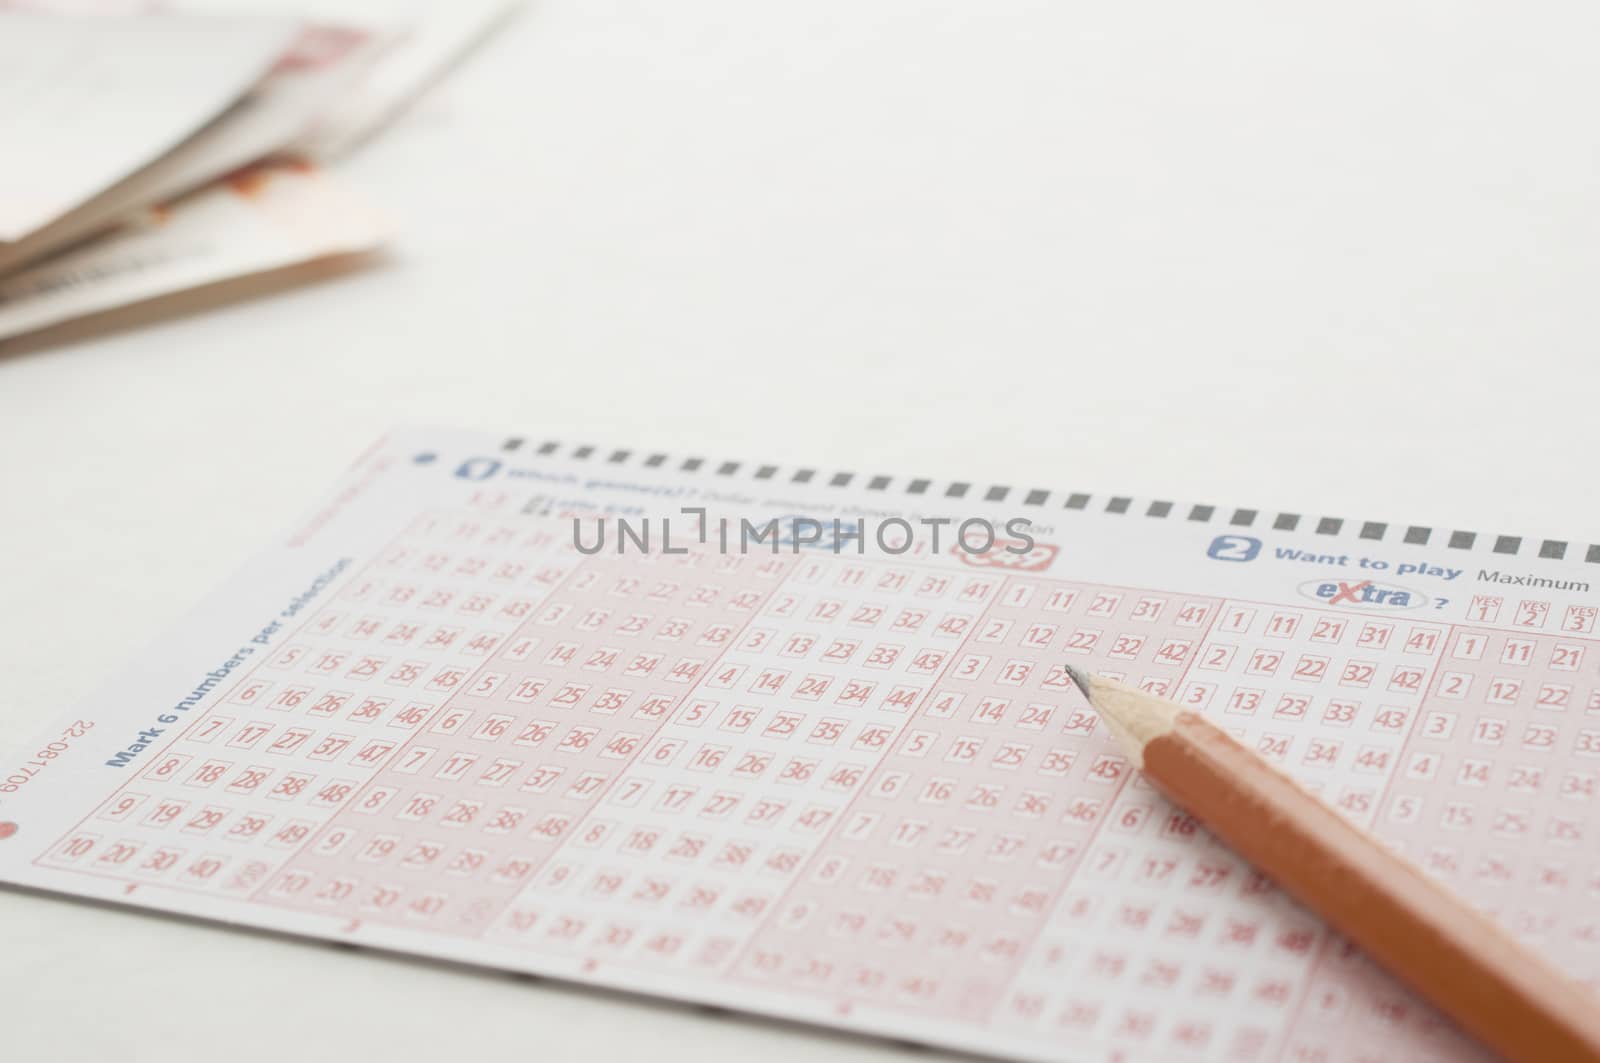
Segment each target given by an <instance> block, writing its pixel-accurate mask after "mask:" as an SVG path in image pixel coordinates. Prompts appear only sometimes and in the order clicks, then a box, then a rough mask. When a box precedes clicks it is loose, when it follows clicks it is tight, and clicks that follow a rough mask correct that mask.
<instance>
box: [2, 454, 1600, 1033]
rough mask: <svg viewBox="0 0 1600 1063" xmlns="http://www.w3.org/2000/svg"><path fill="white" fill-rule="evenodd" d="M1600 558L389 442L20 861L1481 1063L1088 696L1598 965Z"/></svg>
mask: <svg viewBox="0 0 1600 1063" xmlns="http://www.w3.org/2000/svg"><path fill="white" fill-rule="evenodd" d="M1597 577H1600V546H1592V545H1588V544H1580V543H1572V542H1565V541H1557V540H1544V539H1530V538H1518V537H1513V536H1507V535H1500V534H1495V533H1485V532H1469V531H1464V530H1458V529H1440V528H1431V527H1419V526H1408V525H1402V524H1392V523H1379V522H1375V521H1361V520H1348V519H1338V518H1333V517H1326V516H1320V515H1306V514H1294V513H1280V512H1275V511H1271V512H1269V511H1258V510H1253V509H1234V508H1224V507H1218V506H1211V505H1189V504H1178V503H1174V502H1169V501H1162V500H1154V501H1152V500H1136V499H1130V498H1124V497H1105V496H1099V495H1087V494H1081V493H1070V492H1063V491H1057V490H1049V489H1039V488H1035V487H1032V486H1031V485H1020V486H1018V485H990V484H969V483H960V482H950V481H946V480H930V479H913V478H907V477H895V476H881V475H873V474H871V473H868V472H862V471H859V470H857V471H834V470H819V469H812V468H803V467H800V468H797V467H790V466H783V467H778V466H772V465H763V464H757V463H749V462H737V461H721V460H709V459H701V458H693V457H685V456H683V455H665V454H660V453H656V452H652V451H647V450H613V449H608V448H600V447H594V446H587V445H574V444H571V443H567V442H565V441H562V442H547V441H544V440H543V439H540V438H536V437H534V438H526V439H524V438H510V439H507V438H504V437H487V436H482V435H475V434H470V433H461V434H453V433H450V432H442V431H433V430H429V431H422V430H416V431H400V432H396V433H394V434H392V435H391V436H389V437H388V438H386V439H385V440H383V441H381V442H380V443H379V444H378V445H376V446H375V447H374V448H373V449H371V450H370V451H369V452H368V453H367V454H365V455H364V456H362V457H361V458H360V459H359V460H358V461H357V462H356V464H355V465H354V466H353V467H351V468H350V469H349V470H348V471H347V472H346V473H345V474H344V476H343V478H342V479H341V480H339V482H338V483H337V484H336V485H335V486H334V488H333V489H332V491H331V492H330V493H329V494H328V496H327V497H326V498H325V499H324V500H322V501H321V503H320V504H318V505H317V506H315V508H313V509H311V510H310V511H309V512H308V513H307V514H306V515H305V516H304V517H302V518H301V519H300V520H299V521H298V523H296V524H294V525H292V526H290V527H289V528H288V529H287V530H286V531H285V532H284V533H283V534H282V535H281V536H280V537H279V538H278V539H277V540H276V541H274V542H273V543H272V544H271V545H270V546H269V547H268V548H267V549H266V550H265V551H264V552H263V553H262V554H261V555H260V556H258V557H256V558H255V559H254V560H252V561H251V562H249V563H248V564H247V565H246V566H245V567H244V568H243V569H242V570H241V571H240V572H239V573H238V574H237V575H236V576H235V577H234V578H233V579H232V580H231V581H230V582H229V583H228V584H227V585H226V586H224V587H223V588H221V589H220V590H218V591H217V592H216V593H215V594H214V595H213V596H212V597H211V598H210V599H208V600H207V601H206V602H204V603H203V604H202V605H201V606H199V607H198V608H197V610H196V611H195V612H194V613H193V614H192V615H191V616H190V617H189V618H188V619H187V620H186V621H185V622H184V623H182V624H181V625H180V627H179V628H178V629H177V630H175V631H173V632H171V633H170V634H169V635H168V637H166V638H165V639H164V640H163V641H162V642H160V643H158V644H157V645H156V646H155V647H154V648H152V649H150V650H148V651H145V652H144V653H143V654H141V655H140V656H139V657H138V658H137V659H136V660H135V661H134V662H133V663H132V665H131V666H130V668H129V669H128V671H127V672H126V673H125V674H124V675H122V676H121V677H120V678H118V679H116V680H115V682H113V683H111V684H110V685H109V686H108V687H107V688H106V691H105V693H104V694H103V695H101V696H99V697H96V698H94V699H92V700H91V701H89V702H88V703H87V704H85V705H83V706H80V707H79V708H77V709H76V710H73V711H71V712H68V713H67V714H66V715H64V716H63V717H62V718H61V719H60V721H59V723H58V724H56V725H55V726H54V727H52V728H51V729H50V730H48V731H47V732H46V733H44V734H42V735H39V736H38V738H37V739H36V740H35V741H33V742H32V743H30V744H28V745H26V746H25V747H22V748H21V749H19V751H18V752H17V753H15V754H14V755H13V756H12V757H11V758H10V759H9V761H8V762H5V763H0V879H3V880H5V881H8V882H11V883H17V884H21V885H24V886H28V887H34V888H39V889H45V890H51V891H57V892H61V893H69V894H75V895H79V896H84V897H91V898H97V899H100V900H107V901H115V902H120V903H124V904H128V905H135V906H142V907H147V908H156V909H162V910H165V911H171V912H179V913H184V914H188V915H191V916H196V917H201V918H207V919H215V920H223V921H227V922H230V923H242V924H247V925H251V926H258V927H267V928H272V929H275V930H279V931H287V932H290V933H293V934H299V935H304V936H308V937H312V938H319V939H325V940H331V941H338V942H345V943H351V944H354V945H358V946H365V947H372V948H379V949H386V950H395V951H399V952H405V953H415V954H420V955H426V956H434V957H444V958H448V959H451V960H457V961H465V962H468V963H474V964H481V965H484V966H488V967H493V968H499V969H504V970H508V971H518V972H528V973H536V974H540V975H549V976H556V977H561V978H566V979H572V980H574V981H578V982H584V983H592V984H596V985H603V986H608V987H613V988H619V989H624V990H631V991H637V992H642V993H647V994H654V995H658V996H662V997H667V998H671V999H676V1000H684V1001H692V1002H698V1003H705V1004H714V1005H718V1006H721V1007H728V1008H737V1009H744V1010H748V1011H751V1012H757V1013H761V1014H765V1015H770V1016H779V1017H784V1018H788V1019H794V1020H801V1021H805V1022H810V1023H819V1024H823V1025H827V1026H832V1027H838V1028H843V1029H848V1030H854V1031H860V1032H863V1033H870V1034H876V1035H882V1036H886V1037H891V1038H896V1039H901V1040H910V1041H915V1042H918V1043H923V1044H931V1045H937V1046H943V1047H949V1048H956V1049H963V1050H967V1051H973V1052H980V1053H986V1054H991V1055H996V1056H1002V1057H1009V1058H1017V1059H1051V1060H1074V1061H1083V1063H1095V1061H1109V1060H1130V1061H1131V1060H1160V1061H1168V1060H1177V1061H1183V1060H1229V1061H1244V1063H1249V1061H1263V1063H1265V1061H1278V1060H1287V1061H1292V1063H1340V1061H1363V1063H1383V1061H1393V1063H1415V1061H1423V1060H1465V1059H1476V1058H1479V1057H1478V1055H1477V1053H1476V1050H1475V1049H1473V1048H1472V1047H1471V1046H1470V1045H1469V1044H1467V1043H1466V1042H1465V1041H1464V1040H1463V1039H1462V1038H1461V1037H1460V1036H1459V1035H1458V1034H1457V1033H1455V1031H1454V1030H1453V1029H1452V1028H1451V1027H1450V1026H1449V1024H1448V1023H1446V1022H1444V1021H1443V1020H1441V1019H1440V1018H1439V1017H1438V1016H1437V1015H1436V1014H1435V1013H1434V1012H1432V1011H1431V1010H1430V1009H1429V1008H1428V1007H1427V1006H1426V1005H1424V1004H1422V1003H1420V1002H1419V1001H1418V999H1417V998H1416V997H1414V996H1412V995H1411V994H1410V993H1408V992H1407V991H1405V990H1404V989H1402V988H1401V987H1399V986H1398V985H1396V984H1395V983H1394V982H1393V981H1391V980H1390V979H1388V978H1387V977H1386V976H1385V975H1383V974H1382V973H1381V972H1379V971H1378V970H1376V969H1375V968H1374V967H1373V966H1372V965H1371V964H1370V963H1369V962H1368V961H1367V960H1366V959H1365V958H1364V957H1363V956H1362V955H1361V954H1360V953H1358V952H1356V951H1355V950H1353V949H1352V948H1350V947H1349V946H1347V945H1346V944H1345V943H1344V942H1343V941H1341V940H1340V939H1338V938H1337V937H1336V936H1334V935H1332V934H1330V933H1329V932H1328V931H1327V930H1326V929H1325V928H1324V927H1323V926H1322V924H1321V923H1320V922H1319V921H1318V920H1317V919H1316V918H1315V917H1313V916H1312V915H1310V914H1308V913H1307V912H1305V911H1304V910H1302V909H1300V908H1299V907H1298V906H1296V905H1295V904H1293V903H1292V902H1290V901H1289V900H1287V899H1286V898H1285V897H1284V896H1283V895H1282V894H1281V893H1280V892H1279V891H1278V890H1276V889H1275V888H1274V887H1273V885H1272V884H1271V883H1270V882H1269V881H1267V880H1266V879H1264V878H1263V877H1262V876H1261V875H1260V874H1258V873H1256V872H1254V871H1253V870H1252V869H1251V868H1249V867H1248V866H1245V865H1243V864H1241V863H1240V862H1239V861H1238V860H1237V859H1235V858H1234V857H1232V856H1231V855H1230V854H1229V853H1228V851H1226V850H1225V849H1224V848H1222V847H1220V846H1219V845H1218V844H1217V843H1216V842H1215V841H1214V840H1212V839H1211V838H1210V837H1209V836H1208V835H1207V834H1206V832H1205V831H1204V830H1203V829H1201V828H1199V827H1198V826H1197V825H1196V824H1195V822H1194V821H1193V820H1192V819H1190V818H1189V817H1187V816H1186V815H1184V814H1183V813H1182V812H1180V811H1178V810H1176V809H1174V808H1173V807H1172V806H1170V805H1168V804H1167V803H1165V802H1164V801H1163V800H1162V798H1160V797H1159V796H1158V795H1157V794H1156V793H1155V792H1153V791H1152V789H1151V788H1150V787H1149V785H1148V784H1147V783H1145V782H1144V781H1143V780H1142V779H1141V778H1139V777H1138V776H1137V774H1136V773H1135V772H1133V771H1132V770H1131V769H1130V765H1129V764H1128V762H1127V761H1126V760H1125V759H1124V758H1123V757H1122V756H1120V755H1119V754H1118V752H1117V750H1116V748H1115V747H1114V745H1113V743H1112V741H1111V739H1110V737H1109V736H1108V734H1107V733H1106V732H1105V730H1104V728H1103V727H1102V726H1101V725H1100V724H1099V723H1098V722H1097V720H1096V717H1095V715H1094V714H1093V712H1092V711H1091V710H1090V709H1089V707H1088V706H1087V705H1086V704H1085V702H1084V701H1083V699H1082V697H1081V696H1080V695H1079V693H1078V692H1077V690H1076V688H1075V687H1074V686H1073V684H1072V683H1071V681H1070V680H1069V678H1068V676H1067V673H1066V671H1065V667H1064V666H1066V665H1068V664H1071V665H1073V666H1076V667H1080V668H1087V669H1092V670H1095V671H1098V672H1101V673H1103V674H1107V675H1112V676H1118V677H1124V678H1126V679H1128V680H1130V681H1132V682H1135V683H1137V684H1140V685H1142V686H1144V687H1146V688H1148V689H1151V690H1155V691H1159V692H1162V693H1165V694H1167V695H1168V696H1170V697H1173V698H1175V699H1177V700H1178V701H1179V702H1181V703H1182V704H1183V705H1186V706H1189V707H1191V708H1193V709H1195V710H1197V711H1200V712H1203V713H1205V714H1206V715H1207V716H1208V717H1210V718H1211V719H1213V720H1216V721H1218V722H1219V723H1220V724H1221V725H1223V726H1224V727H1226V728H1227V729H1228V730H1230V731H1231V732H1233V733H1234V734H1235V735H1237V736H1238V737H1239V738H1240V739H1241V740H1242V741H1244V742H1246V743H1248V744H1249V745H1250V746H1252V747H1254V748H1255V749H1257V750H1259V751H1260V752H1261V753H1262V754H1263V755H1265V756H1266V757H1268V758H1270V759H1271V760H1272V761H1274V762H1275V763H1277V764H1278V765H1280V766H1281V767H1282V768H1283V769H1284V770H1286V771H1288V772H1290V773H1292V774H1293V775H1294V776H1295V777H1297V778H1299V779H1300V780H1302V781H1303V782H1304V783H1305V784H1306V785H1307V786H1309V787H1311V788H1312V789H1314V790H1315V791H1316V792H1317V793H1319V794H1321V795H1322V796H1323V797H1324V798H1325V799H1326V800H1327V801H1328V802H1329V803H1330V804H1332V805H1334V806H1336V807H1337V808H1339V809H1340V810H1342V812H1343V814H1345V815H1347V816H1348V817H1350V818H1351V819H1352V820H1354V821H1356V822H1358V823H1360V824H1361V825H1363V826H1365V827H1367V828H1370V829H1371V830H1372V831H1374V832H1375V833H1376V834H1377V835H1378V836H1379V837H1380V838H1382V839H1383V840H1384V841H1385V842H1386V843H1388V844H1390V845H1392V846H1394V847H1396V848H1397V849H1399V850H1401V851H1403V852H1404V853H1405V854H1406V855H1407V856H1409V857H1410V858H1411V859H1412V860H1414V861H1415V862H1416V863H1417V864H1418V865H1420V866H1421V867H1422V868H1424V869H1425V870H1426V872H1427V873H1428V874H1429V875H1432V876H1434V877H1436V878H1438V879H1440V880H1441V881H1443V882H1445V883H1447V884H1448V885H1449V886H1451V887H1453V888H1454V889H1456V890H1458V891H1460V892H1461V893H1462V894H1463V895H1465V896H1466V897H1468V898H1470V899H1471V900H1472V901H1473V902H1474V903H1476V904H1478V905H1480V906H1481V907H1483V908H1484V909H1486V910H1487V911H1489V912H1491V913H1493V915H1494V916H1495V917H1496V918H1497V919H1498V920H1499V921H1500V922H1502V923H1503V924H1504V925H1505V926H1507V927H1508V928H1509V929H1510V930H1511V931H1512V932H1513V933H1515V934H1516V935H1517V936H1518V937H1520V938H1522V939H1523V940H1525V941H1526V942H1527V943H1528V944H1529V945H1530V946H1531V947H1532V948H1534V949H1536V950H1537V951H1539V952H1540V953H1542V954H1544V955H1546V956H1548V957H1550V958H1551V959H1552V961H1553V962H1555V963H1556V964H1558V965H1559V966H1561V967H1562V968H1564V969H1565V970H1567V971H1569V972H1571V973H1572V974H1573V975H1574V976H1576V977H1578V978H1579V979H1582V980H1585V981H1588V982H1590V983H1591V984H1593V983H1594V982H1595V980H1596V979H1597V978H1600V856H1597V854H1600V848H1597V844H1600V811H1597V809H1600V802H1597V794H1600V643H1597V642H1596V637H1597V635H1596V630H1595V626H1596V625H1595V622H1596V616H1597V612H1600V610H1597V604H1600V595H1597V594H1596V593H1595V592H1594V591H1593V590H1592V588H1591V584H1592V582H1593V581H1594V580H1595V579H1596V578H1597ZM328 962H329V963H338V962H341V961H340V960H339V959H338V958H337V957H335V956H331V955H330V958H329V960H328Z"/></svg>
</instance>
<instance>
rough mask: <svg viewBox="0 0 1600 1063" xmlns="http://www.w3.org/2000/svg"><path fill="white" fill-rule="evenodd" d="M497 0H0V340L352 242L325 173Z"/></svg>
mask: <svg viewBox="0 0 1600 1063" xmlns="http://www.w3.org/2000/svg"><path fill="white" fill-rule="evenodd" d="M512 3H513V0H176V2H157V0H0V160H3V161H0V343H3V342H4V341H6V340H7V339H8V338H11V337H16V336H21V335H24V334H45V335H48V334H49V330H52V329H55V328H56V327H57V326H62V325H64V324H65V323H67V322H77V321H80V320H82V319H95V318H103V317H104V316H105V315H107V314H109V313H110V312H113V311H118V310H121V309H123V308H127V307H132V306H135V305H139V304H150V303H153V302H154V303H160V302H162V301H163V300H168V297H177V296H179V295H180V294H183V293H193V292H196V291H202V290H208V289H215V288H217V287H218V286H223V285H226V284H228V283H230V282H236V281H240V280H241V279H243V278H257V277H271V276H275V275H285V274H290V273H292V272H293V271H295V270H296V269H299V268H302V267H313V266H316V265H318V264H328V263H340V262H353V263H358V264H359V262H361V261H362V259H363V256H366V255H368V254H369V253H370V252H372V251H373V250H374V249H376V248H377V247H378V246H380V245H381V244H382V242H383V240H384V238H385V236H386V235H387V228H386V224H385V222H384V221H383V220H382V219H380V218H379V216H378V215H377V214H376V213H375V212H374V211H373V210H372V209H370V208H369V207H368V206H367V205H366V204H365V203H364V202H363V201H362V199H361V197H360V196H359V195H358V194H356V193H355V192H354V191H353V190H352V189H350V188H349V187H347V186H346V185H345V184H343V183H342V182H341V181H340V179H339V175H338V169H339V162H340V160H341V159H343V158H345V157H347V156H348V155H349V154H350V153H351V152H354V151H356V150H359V149H360V148H361V147H362V145H363V144H365V143H366V142H367V141H369V140H370V139H371V138H372V137H373V136H374V135H375V134H377V133H379V132H380V131H381V130H382V129H383V128H384V127H385V126H387V125H388V124H389V123H390V121H391V120H392V119H394V118H395V117H396V116H398V115H399V113H400V112H401V111H402V110H404V108H405V107H406V106H407V105H408V104H409V103H410V102H411V101H412V100H414V99H415V98H416V97H417V96H418V95H419V94H420V93H421V92H422V91H423V90H424V89H426V88H427V87H428V86H429V85H430V84H431V83H433V82H434V81H435V80H436V79H437V78H438V77H439V76H440V75H441V74H442V73H443V72H444V71H445V70H446V69H447V68H448V67H449V66H450V65H451V64H452V63H453V62H454V61H455V60H456V59H457V58H459V57H460V56H461V55H462V54H463V53H464V52H465V51H466V50H467V49H468V48H469V47H470V46H471V45H473V44H474V43H475V42H476V41H478V40H479V39H480V38H481V37H483V36H484V35H485V34H486V33H488V32H489V31H490V30H491V29H492V28H493V27H494V26H496V25H497V24H498V23H499V22H500V21H501V19H502V18H503V17H504V16H505V15H506V14H507V13H508V11H509V8H510V6H511V4H512Z"/></svg>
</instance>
